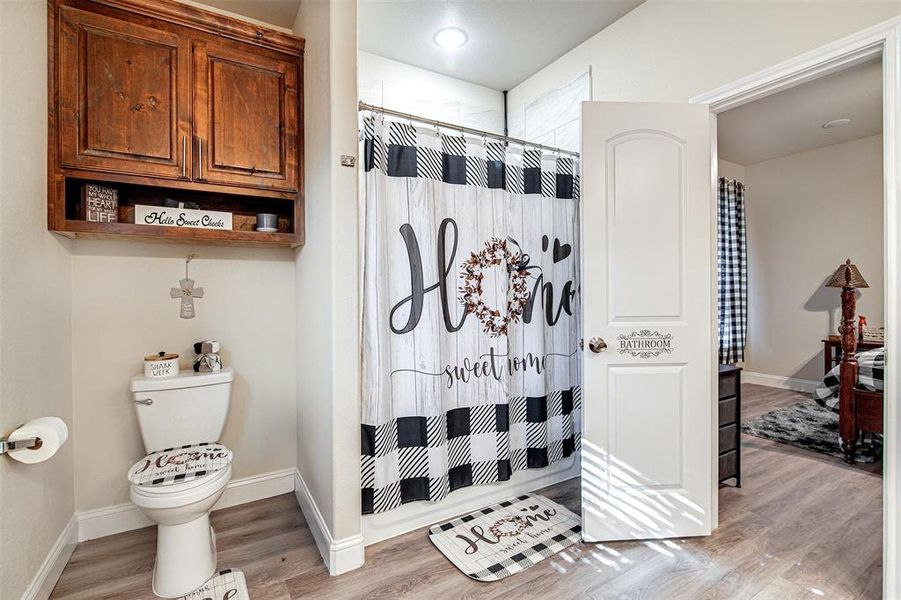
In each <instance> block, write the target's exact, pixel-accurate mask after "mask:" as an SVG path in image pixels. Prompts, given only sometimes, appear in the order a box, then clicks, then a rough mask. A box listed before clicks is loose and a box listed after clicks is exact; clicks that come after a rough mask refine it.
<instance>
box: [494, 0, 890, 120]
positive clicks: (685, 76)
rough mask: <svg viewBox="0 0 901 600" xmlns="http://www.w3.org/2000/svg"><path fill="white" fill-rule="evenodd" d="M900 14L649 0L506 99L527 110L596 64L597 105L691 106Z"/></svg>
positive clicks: (871, 8) (850, 7) (883, 6)
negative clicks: (733, 83) (748, 77)
mask: <svg viewBox="0 0 901 600" xmlns="http://www.w3.org/2000/svg"><path fill="white" fill-rule="evenodd" d="M898 14H901V3H899V2H896V1H885V2H882V1H872V2H870V1H856V2H855V1H850V2H803V1H796V2H767V1H762V0H733V1H729V2H721V1H716V0H697V1H679V0H648V1H647V2H645V3H644V4H642V5H641V6H639V7H638V8H636V9H635V10H633V11H632V12H630V13H628V14H627V15H625V16H624V17H623V18H622V19H620V20H618V21H616V22H614V23H613V24H612V25H610V26H609V27H607V28H606V29H604V30H603V31H601V32H600V33H598V34H597V35H595V36H594V37H592V38H590V39H588V40H587V41H585V42H583V43H582V44H580V45H579V46H577V47H576V48H574V49H573V50H571V51H570V52H568V53H567V54H565V55H564V56H562V57H561V58H559V59H558V60H556V61H554V62H553V63H551V64H550V65H548V66H547V67H545V68H544V69H542V70H541V71H539V72H538V73H536V74H535V75H533V76H532V77H529V78H528V79H527V80H526V81H524V82H523V83H521V84H519V85H518V86H516V87H515V88H513V89H512V90H511V91H510V93H509V95H508V97H507V100H508V102H509V103H510V106H520V105H523V104H528V103H530V102H532V101H533V100H535V99H536V98H538V97H540V96H542V95H543V94H545V93H546V92H548V91H549V90H552V89H554V88H556V87H559V86H561V85H564V84H566V83H568V82H570V81H572V80H573V79H574V78H575V77H577V76H578V75H579V74H581V73H582V72H584V71H585V69H586V68H587V67H588V66H591V80H592V88H593V94H592V98H593V99H594V100H614V101H635V102H640V101H648V102H685V101H687V100H688V99H689V98H692V97H693V96H695V95H698V94H701V93H704V92H708V91H711V90H713V89H715V88H717V87H719V86H721V85H725V84H726V83H729V82H731V81H734V80H736V79H738V78H740V77H743V76H745V75H749V74H751V73H755V72H757V71H759V70H761V69H764V68H766V67H769V66H772V65H774V64H776V63H778V62H780V61H783V60H787V59H789V58H792V57H794V56H797V55H798V54H801V53H802V52H804V51H806V50H812V49H814V48H817V47H819V46H822V45H824V44H826V43H828V42H831V41H834V40H836V39H838V38H840V37H842V36H845V35H848V34H851V33H854V32H856V31H859V30H861V29H863V28H865V27H868V26H870V25H874V24H876V23H879V22H882V21H884V20H886V19H889V18H891V17H893V16H896V15H898Z"/></svg>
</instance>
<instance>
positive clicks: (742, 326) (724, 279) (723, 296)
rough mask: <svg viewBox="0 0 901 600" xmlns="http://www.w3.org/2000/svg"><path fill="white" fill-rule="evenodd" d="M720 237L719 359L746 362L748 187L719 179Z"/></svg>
mask: <svg viewBox="0 0 901 600" xmlns="http://www.w3.org/2000/svg"><path fill="white" fill-rule="evenodd" d="M717 209H718V214H719V221H718V223H719V227H718V232H717V233H718V235H717V247H718V250H717V283H718V289H719V298H718V300H719V302H718V306H719V356H720V363H721V364H724V365H725V364H732V363H736V362H741V361H743V360H744V359H745V336H746V335H747V330H748V249H747V243H746V241H745V186H744V185H743V184H742V183H741V182H739V181H736V180H734V179H725V178H723V177H721V178H720V188H719V202H718V207H717Z"/></svg>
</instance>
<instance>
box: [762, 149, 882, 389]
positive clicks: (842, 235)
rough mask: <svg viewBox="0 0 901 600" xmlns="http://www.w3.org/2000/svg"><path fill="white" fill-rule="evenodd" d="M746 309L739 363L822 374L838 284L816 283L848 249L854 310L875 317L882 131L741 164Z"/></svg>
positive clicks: (804, 375) (875, 322)
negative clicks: (856, 280)
mask: <svg viewBox="0 0 901 600" xmlns="http://www.w3.org/2000/svg"><path fill="white" fill-rule="evenodd" d="M745 183H746V184H747V192H746V197H745V204H746V207H747V227H748V229H747V232H748V278H749V290H748V292H749V294H748V297H749V315H748V340H747V341H748V345H747V355H746V357H745V368H746V369H747V370H748V371H750V372H754V373H763V374H767V375H778V376H782V377H792V378H797V379H805V380H811V381H814V380H817V379H819V378H821V377H822V376H823V353H822V344H821V343H820V340H821V339H822V338H823V336H825V335H827V334H829V333H835V331H836V327H837V326H838V322H839V318H840V315H841V312H840V306H841V303H840V298H839V293H840V290H836V289H826V288H824V287H823V283H824V282H825V280H826V279H827V278H828V277H829V276H830V275H832V273H833V271H835V269H836V267H838V265H839V264H841V263H842V262H844V260H845V259H846V258H851V260H852V261H854V263H855V264H857V266H858V267H860V270H861V272H862V273H863V275H864V277H865V278H866V280H867V282H868V283H869V284H870V288H869V289H865V290H862V291H861V294H860V297H859V300H858V304H857V314H861V315H866V316H867V317H868V320H869V322H870V325H872V326H879V327H881V326H883V325H884V324H885V322H884V319H883V294H884V287H883V243H882V239H883V200H882V198H883V190H882V136H873V137H868V138H864V139H861V140H855V141H853V142H848V143H845V144H836V145H834V146H827V147H825V148H819V149H817V150H810V151H808V152H801V153H798V154H792V155H790V156H785V157H782V158H776V159H773V160H769V161H765V162H762V163H758V164H755V165H748V166H747V167H746V177H745Z"/></svg>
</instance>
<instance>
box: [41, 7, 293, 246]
mask: <svg viewBox="0 0 901 600" xmlns="http://www.w3.org/2000/svg"><path fill="white" fill-rule="evenodd" d="M48 6H49V53H48V56H49V77H48V79H49V91H50V94H49V98H50V101H49V124H50V127H49V136H48V144H49V148H48V168H49V177H48V181H49V190H48V194H49V195H48V226H49V228H50V229H51V230H53V231H57V232H59V233H62V234H65V235H70V236H79V235H88V236H104V237H105V236H142V237H151V238H158V239H182V240H185V239H188V240H193V241H207V242H214V243H256V244H261V245H266V244H277V245H290V246H297V245H301V244H302V243H303V172H302V164H303V150H302V144H303V137H302V118H301V115H302V103H303V95H302V81H303V46H304V42H303V40H302V39H300V38H297V37H294V36H290V35H287V34H284V33H282V32H279V31H276V30H270V29H265V28H261V27H258V26H255V25H251V24H249V23H245V22H243V21H238V20H234V19H229V18H227V17H224V16H222V15H217V14H214V13H211V12H207V11H204V10H201V9H197V8H194V7H192V6H188V5H184V4H180V3H178V2H175V1H173V0H51V1H50V2H49V4H48ZM86 183H97V184H100V185H105V186H108V187H113V188H116V189H117V190H118V191H119V198H120V214H119V217H120V219H119V221H120V222H118V223H93V222H87V221H80V220H79V219H78V215H79V210H78V203H79V202H80V193H79V191H80V188H81V186H83V185H85V184H86ZM166 199H176V200H178V201H186V202H195V203H197V204H200V206H201V208H208V209H210V210H227V211H229V212H232V213H233V215H234V216H235V218H236V219H235V220H236V222H237V223H239V225H238V228H237V229H236V230H233V231H213V230H203V229H180V228H174V227H173V228H170V227H154V226H149V225H142V224H134V223H133V222H132V223H129V222H127V220H128V219H129V218H130V217H129V215H133V214H134V211H133V208H132V207H133V205H134V204H135V203H141V204H161V203H162V202H163V201H164V200H166ZM259 212H275V213H277V214H278V215H279V216H280V219H279V221H280V228H279V232H278V233H263V232H256V231H253V230H252V225H251V223H252V220H253V218H254V215H256V213H259Z"/></svg>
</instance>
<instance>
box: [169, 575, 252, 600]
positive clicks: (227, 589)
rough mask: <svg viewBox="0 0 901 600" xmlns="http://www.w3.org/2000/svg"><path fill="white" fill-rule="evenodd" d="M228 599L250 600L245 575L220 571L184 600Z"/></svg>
mask: <svg viewBox="0 0 901 600" xmlns="http://www.w3.org/2000/svg"><path fill="white" fill-rule="evenodd" d="M211 598H215V599H216V600H219V599H220V598H228V600H250V596H249V595H248V593H247V581H245V579H244V573H243V572H241V571H233V570H231V569H225V570H224V571H219V573H218V574H216V575H215V576H214V577H213V578H212V579H210V580H209V581H207V582H206V583H204V584H203V586H201V587H200V588H198V589H196V590H194V591H193V592H191V593H190V594H188V595H187V596H185V597H184V600H210V599H211Z"/></svg>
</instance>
